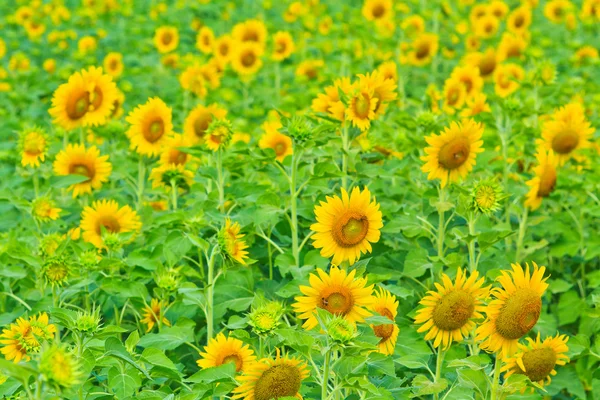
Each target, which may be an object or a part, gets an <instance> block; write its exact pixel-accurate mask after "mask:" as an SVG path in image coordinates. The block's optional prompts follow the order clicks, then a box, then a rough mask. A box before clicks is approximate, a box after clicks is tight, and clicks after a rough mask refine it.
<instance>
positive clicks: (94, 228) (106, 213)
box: [80, 200, 142, 248]
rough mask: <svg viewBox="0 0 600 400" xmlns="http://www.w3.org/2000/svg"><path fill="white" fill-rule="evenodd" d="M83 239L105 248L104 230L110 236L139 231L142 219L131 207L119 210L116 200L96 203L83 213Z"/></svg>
mask: <svg viewBox="0 0 600 400" xmlns="http://www.w3.org/2000/svg"><path fill="white" fill-rule="evenodd" d="M80 227H81V230H82V231H83V234H82V237H83V240H85V241H86V242H88V243H91V244H93V245H94V246H96V247H97V248H104V247H105V246H104V239H103V233H102V230H103V229H104V230H106V231H107V232H108V233H109V234H119V233H127V232H135V231H139V230H140V228H141V227H142V223H141V222H140V217H139V216H138V215H137V213H136V212H135V211H133V210H132V209H131V207H129V206H123V207H121V208H119V204H118V203H117V202H116V201H114V200H99V201H95V202H94V203H93V204H92V206H91V207H90V206H87V207H85V208H84V210H83V212H82V213H81V224H80Z"/></svg>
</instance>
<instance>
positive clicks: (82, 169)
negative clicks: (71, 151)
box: [69, 164, 95, 182]
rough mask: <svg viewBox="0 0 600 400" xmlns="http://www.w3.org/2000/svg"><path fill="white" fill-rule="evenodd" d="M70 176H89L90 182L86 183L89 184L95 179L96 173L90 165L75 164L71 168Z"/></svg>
mask: <svg viewBox="0 0 600 400" xmlns="http://www.w3.org/2000/svg"><path fill="white" fill-rule="evenodd" d="M69 174H71V175H83V176H87V177H88V180H87V181H85V182H89V181H90V180H91V179H92V178H93V177H94V175H95V171H94V168H93V167H90V166H89V165H85V164H73V165H70V166H69Z"/></svg>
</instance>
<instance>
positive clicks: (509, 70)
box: [494, 63, 525, 98]
mask: <svg viewBox="0 0 600 400" xmlns="http://www.w3.org/2000/svg"><path fill="white" fill-rule="evenodd" d="M524 77H525V71H523V68H521V67H520V66H519V65H517V64H510V63H509V64H500V65H498V66H497V67H496V69H495V70H494V82H495V86H494V91H495V92H496V94H497V95H498V96H500V97H502V98H504V97H508V96H510V95H511V94H513V93H514V92H515V91H517V89H519V87H521V81H522V80H523V78H524Z"/></svg>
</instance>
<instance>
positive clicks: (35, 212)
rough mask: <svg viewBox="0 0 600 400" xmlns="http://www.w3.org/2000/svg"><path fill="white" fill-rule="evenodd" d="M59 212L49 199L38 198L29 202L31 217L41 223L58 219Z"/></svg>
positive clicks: (59, 209)
mask: <svg viewBox="0 0 600 400" xmlns="http://www.w3.org/2000/svg"><path fill="white" fill-rule="evenodd" d="M61 211H62V209H61V208H58V207H56V204H55V203H54V201H53V200H51V199H50V198H49V197H38V198H37V199H35V200H33V201H32V202H31V215H32V216H33V218H35V219H37V220H38V221H41V222H47V221H49V220H53V221H54V220H56V219H58V217H59V215H60V212H61Z"/></svg>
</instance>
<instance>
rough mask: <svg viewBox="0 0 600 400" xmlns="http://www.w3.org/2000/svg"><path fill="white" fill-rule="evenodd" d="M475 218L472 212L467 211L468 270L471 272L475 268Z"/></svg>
mask: <svg viewBox="0 0 600 400" xmlns="http://www.w3.org/2000/svg"><path fill="white" fill-rule="evenodd" d="M476 221H477V218H476V217H475V213H474V212H470V213H469V219H468V221H467V222H468V225H469V236H470V238H469V271H470V272H471V273H473V272H475V271H476V270H477V258H476V257H475V222H476Z"/></svg>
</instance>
